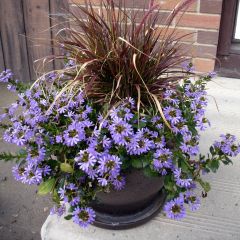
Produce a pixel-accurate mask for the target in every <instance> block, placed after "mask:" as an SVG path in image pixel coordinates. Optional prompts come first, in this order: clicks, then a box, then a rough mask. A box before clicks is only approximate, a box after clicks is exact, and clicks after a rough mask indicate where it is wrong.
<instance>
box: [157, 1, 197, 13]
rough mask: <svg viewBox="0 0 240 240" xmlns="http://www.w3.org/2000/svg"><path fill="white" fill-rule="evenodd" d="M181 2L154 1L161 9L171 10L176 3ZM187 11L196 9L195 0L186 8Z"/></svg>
mask: <svg viewBox="0 0 240 240" xmlns="http://www.w3.org/2000/svg"><path fill="white" fill-rule="evenodd" d="M179 2H181V1H180V0H157V1H156V3H159V4H160V7H161V9H163V10H170V11H171V10H173V9H174V7H175V6H177V4H178V3H179ZM187 11H189V12H196V11H197V0H195V1H194V2H193V3H192V4H191V5H190V6H189V7H188V9H187Z"/></svg>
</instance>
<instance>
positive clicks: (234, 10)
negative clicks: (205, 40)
mask: <svg viewBox="0 0 240 240" xmlns="http://www.w3.org/2000/svg"><path fill="white" fill-rule="evenodd" d="M237 20H238V21H237ZM239 20H240V2H239V0H224V1H223V8H222V17H221V26H220V33H219V43H218V53H217V59H216V70H217V71H218V73H219V75H220V76H224V77H233V78H239V77H240V24H239V23H240V22H239Z"/></svg>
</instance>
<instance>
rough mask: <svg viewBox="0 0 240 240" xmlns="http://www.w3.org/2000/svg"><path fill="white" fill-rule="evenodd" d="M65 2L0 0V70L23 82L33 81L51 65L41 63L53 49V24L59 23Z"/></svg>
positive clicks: (66, 4)
mask: <svg viewBox="0 0 240 240" xmlns="http://www.w3.org/2000/svg"><path fill="white" fill-rule="evenodd" d="M67 7H68V1H67V0H41V1H39V0H0V71H2V70H3V69H6V68H10V69H11V70H12V71H13V73H14V74H15V77H16V78H18V79H19V80H21V81H24V82H30V81H33V80H35V79H36V77H37V75H38V73H40V72H41V71H42V70H43V67H44V69H45V70H51V69H53V68H54V66H55V65H54V63H53V62H51V63H49V64H43V62H42V61H38V62H36V60H38V59H43V58H44V57H46V56H49V55H53V54H54V53H55V50H54V48H53V44H52V37H53V35H54V33H55V32H56V30H55V28H52V27H53V25H56V24H57V21H59V20H62V19H61V18H62V13H63V12H64V13H65V12H66V10H67Z"/></svg>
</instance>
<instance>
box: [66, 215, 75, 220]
mask: <svg viewBox="0 0 240 240" xmlns="http://www.w3.org/2000/svg"><path fill="white" fill-rule="evenodd" d="M72 217H73V215H67V216H65V217H64V219H66V220H70V219H72Z"/></svg>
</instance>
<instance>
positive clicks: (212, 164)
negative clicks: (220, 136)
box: [209, 159, 220, 173]
mask: <svg viewBox="0 0 240 240" xmlns="http://www.w3.org/2000/svg"><path fill="white" fill-rule="evenodd" d="M219 166H220V162H219V161H218V160H216V159H214V160H212V161H210V163H209V168H210V169H211V170H212V171H213V172H214V173H215V172H216V171H217V170H218V168H219Z"/></svg>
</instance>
